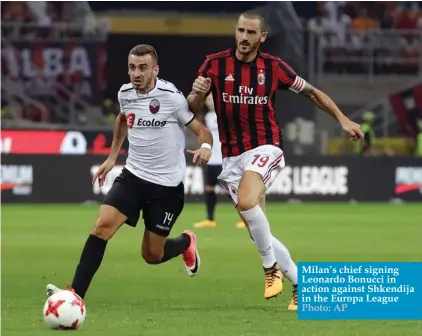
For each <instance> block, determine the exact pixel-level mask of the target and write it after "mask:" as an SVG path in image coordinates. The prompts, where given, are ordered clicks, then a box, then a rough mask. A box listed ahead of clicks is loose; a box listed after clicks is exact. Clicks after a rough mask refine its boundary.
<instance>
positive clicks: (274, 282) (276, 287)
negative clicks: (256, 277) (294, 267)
mask: <svg viewBox="0 0 422 336" xmlns="http://www.w3.org/2000/svg"><path fill="white" fill-rule="evenodd" d="M264 272H265V291H264V297H265V298H266V299H267V300H268V299H271V298H273V297H276V296H277V295H279V294H280V293H281V292H282V291H283V275H282V273H281V270H280V266H278V264H277V263H275V264H274V265H273V266H272V267H270V268H264Z"/></svg>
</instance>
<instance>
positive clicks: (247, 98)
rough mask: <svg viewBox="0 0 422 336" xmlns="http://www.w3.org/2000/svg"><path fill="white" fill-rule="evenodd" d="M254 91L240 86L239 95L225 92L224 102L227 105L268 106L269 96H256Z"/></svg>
mask: <svg viewBox="0 0 422 336" xmlns="http://www.w3.org/2000/svg"><path fill="white" fill-rule="evenodd" d="M253 91H254V89H253V88H250V87H248V86H239V94H238V95H229V94H228V93H227V92H223V101H224V102H225V103H234V104H248V105H266V104H267V103H268V96H263V97H262V96H254V92H253Z"/></svg>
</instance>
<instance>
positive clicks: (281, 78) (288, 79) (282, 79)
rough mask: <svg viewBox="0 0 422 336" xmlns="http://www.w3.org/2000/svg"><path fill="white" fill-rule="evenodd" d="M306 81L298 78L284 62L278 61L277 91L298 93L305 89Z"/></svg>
mask: <svg viewBox="0 0 422 336" xmlns="http://www.w3.org/2000/svg"><path fill="white" fill-rule="evenodd" d="M305 84H306V81H305V80H304V79H303V78H301V77H300V76H298V75H297V74H296V72H295V71H294V70H293V69H292V68H291V67H290V66H289V65H288V64H287V63H286V62H284V61H282V60H280V62H279V66H278V88H279V90H290V91H293V92H295V93H299V92H301V91H302V90H303V88H304V87H305Z"/></svg>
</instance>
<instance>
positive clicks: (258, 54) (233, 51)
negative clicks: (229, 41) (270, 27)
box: [231, 48, 261, 64]
mask: <svg viewBox="0 0 422 336" xmlns="http://www.w3.org/2000/svg"><path fill="white" fill-rule="evenodd" d="M231 52H232V55H233V57H234V59H235V61H236V62H238V63H240V64H252V63H254V62H256V60H257V58H258V57H259V56H260V54H261V51H260V50H259V49H258V52H257V53H256V56H255V58H254V59H253V60H252V61H249V62H244V61H241V60H240V59H238V58H237V56H236V48H232V50H231Z"/></svg>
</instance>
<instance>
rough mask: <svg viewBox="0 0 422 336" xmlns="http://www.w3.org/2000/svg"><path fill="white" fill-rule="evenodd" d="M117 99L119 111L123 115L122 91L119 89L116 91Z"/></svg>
mask: <svg viewBox="0 0 422 336" xmlns="http://www.w3.org/2000/svg"><path fill="white" fill-rule="evenodd" d="M117 100H118V101H119V109H120V113H121V114H123V115H125V113H124V112H123V104H122V93H121V92H120V90H119V92H117Z"/></svg>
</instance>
